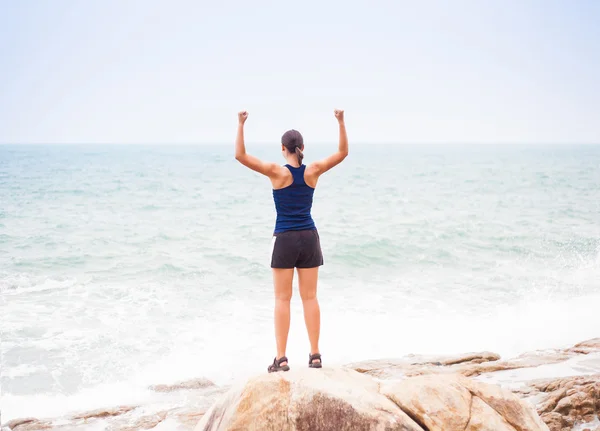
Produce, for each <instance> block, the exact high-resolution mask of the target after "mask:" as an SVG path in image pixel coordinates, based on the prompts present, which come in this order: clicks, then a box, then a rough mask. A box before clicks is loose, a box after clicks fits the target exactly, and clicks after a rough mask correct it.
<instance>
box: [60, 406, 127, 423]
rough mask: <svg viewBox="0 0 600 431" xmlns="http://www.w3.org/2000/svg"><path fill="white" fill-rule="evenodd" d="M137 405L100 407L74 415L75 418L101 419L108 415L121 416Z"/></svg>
mask: <svg viewBox="0 0 600 431" xmlns="http://www.w3.org/2000/svg"><path fill="white" fill-rule="evenodd" d="M135 408H136V407H133V406H121V407H115V408H111V409H98V410H92V411H89V412H85V413H79V414H77V415H75V416H73V417H72V418H73V419H76V420H81V419H83V420H89V419H101V418H107V417H111V416H120V415H124V414H125V413H128V412H130V411H132V410H134V409H135Z"/></svg>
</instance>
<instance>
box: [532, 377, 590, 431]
mask: <svg viewBox="0 0 600 431" xmlns="http://www.w3.org/2000/svg"><path fill="white" fill-rule="evenodd" d="M521 392H522V393H524V394H526V395H525V398H527V399H530V400H535V402H536V405H537V411H538V413H539V414H540V415H541V417H542V419H543V420H544V422H546V424H547V425H548V427H549V428H550V430H551V431H568V430H571V429H572V428H573V427H574V426H575V425H577V424H580V423H591V422H593V421H594V420H596V418H598V416H600V374H594V375H590V376H576V377H567V378H561V379H551V380H537V381H533V382H530V383H529V384H528V388H527V389H526V390H521Z"/></svg>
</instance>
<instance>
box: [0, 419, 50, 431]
mask: <svg viewBox="0 0 600 431" xmlns="http://www.w3.org/2000/svg"><path fill="white" fill-rule="evenodd" d="M6 426H7V427H8V429H10V430H11V431H39V430H49V429H52V424H51V423H50V422H47V421H40V420H38V419H35V418H22V419H15V420H12V421H9V422H8V423H7V424H6Z"/></svg>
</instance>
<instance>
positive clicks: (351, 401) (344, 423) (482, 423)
mask: <svg viewBox="0 0 600 431" xmlns="http://www.w3.org/2000/svg"><path fill="white" fill-rule="evenodd" d="M226 430H227V431H233V430H240V431H241V430H246V431H253V430H256V431H267V430H273V431H275V430H276V431H369V430H381V431H436V430H439V431H452V430H460V431H463V430H464V431H478V430H489V431H515V430H517V431H548V427H547V426H546V425H545V424H544V422H542V420H541V419H540V417H539V416H538V415H537V413H536V412H535V410H534V408H533V406H532V405H530V404H529V403H527V402H526V401H523V400H521V399H520V398H518V397H517V396H516V395H514V394H513V393H512V392H510V391H508V390H505V389H502V388H500V387H498V386H495V385H490V384H487V383H483V382H478V381H475V380H472V379H468V378H466V377H464V376H461V375H458V374H447V375H437V376H436V375H427V376H417V377H411V378H407V379H404V380H399V381H394V382H384V384H379V383H378V382H377V381H375V379H373V378H371V377H369V376H366V375H363V374H360V373H358V372H356V371H354V370H351V369H348V368H323V369H320V370H311V369H308V368H307V369H301V370H295V371H290V372H286V373H276V374H271V375H261V376H258V377H255V378H253V379H250V380H249V381H248V382H247V383H246V384H245V385H243V386H239V387H236V388H232V389H231V390H230V391H229V392H228V393H227V394H226V395H225V396H224V397H222V398H221V399H220V400H219V401H217V402H216V403H215V404H214V405H213V406H212V407H211V409H209V411H208V412H207V413H206V415H205V416H204V418H203V419H202V420H201V421H200V423H199V424H198V425H197V427H196V428H195V431H226Z"/></svg>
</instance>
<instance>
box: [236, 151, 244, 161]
mask: <svg viewBox="0 0 600 431" xmlns="http://www.w3.org/2000/svg"><path fill="white" fill-rule="evenodd" d="M243 158H244V154H239V153H235V159H236V160H237V161H238V162H241V161H242V159H243Z"/></svg>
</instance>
